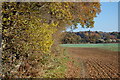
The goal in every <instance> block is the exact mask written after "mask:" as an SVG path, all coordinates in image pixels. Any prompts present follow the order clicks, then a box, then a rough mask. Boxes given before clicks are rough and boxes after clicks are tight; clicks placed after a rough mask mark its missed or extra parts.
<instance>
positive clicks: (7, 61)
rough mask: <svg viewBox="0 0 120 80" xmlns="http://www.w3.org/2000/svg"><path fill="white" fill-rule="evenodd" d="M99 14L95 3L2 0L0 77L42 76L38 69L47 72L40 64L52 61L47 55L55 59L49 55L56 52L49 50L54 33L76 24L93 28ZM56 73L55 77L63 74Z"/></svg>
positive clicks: (52, 42) (53, 42)
mask: <svg viewBox="0 0 120 80" xmlns="http://www.w3.org/2000/svg"><path fill="white" fill-rule="evenodd" d="M99 13H100V3H99V2H94V3H92V2H91V3H85V2H82V3H73V2H63V3H60V2H26V3H22V2H3V3H2V26H3V27H2V29H3V33H2V36H3V42H2V44H3V45H2V47H3V52H2V54H3V55H2V64H3V69H2V71H3V77H16V78H18V77H20V78H26V77H43V76H44V75H41V74H42V72H43V74H47V73H44V71H45V70H48V72H49V69H47V68H45V67H43V66H46V64H47V63H48V62H49V64H51V63H52V62H53V63H54V62H55V61H51V59H50V57H52V58H54V59H56V58H55V56H53V55H52V54H55V53H56V52H51V51H52V50H51V47H53V44H55V43H56V42H57V41H55V40H57V39H56V38H54V36H56V35H57V34H59V33H60V32H61V31H62V30H64V29H66V28H67V27H68V26H71V25H76V23H80V24H81V25H82V26H83V27H84V26H86V27H93V25H94V21H93V19H94V17H96V15H97V14H99ZM56 33H57V34H56ZM57 38H58V37H57ZM55 49H56V48H55ZM38 54H39V55H38ZM32 57H33V59H32ZM46 57H48V58H47V59H46ZM58 60H60V59H58ZM50 61H51V62H50ZM43 62H44V63H46V64H44V63H43ZM35 64H36V67H37V68H35ZM57 64H59V61H58V62H57ZM41 65H43V66H41ZM27 66H29V68H28V67H27ZM40 66H41V67H40ZM30 67H31V68H30ZM54 67H55V68H58V67H57V66H54ZM21 69H22V70H21ZM28 70H29V71H28ZM60 70H61V69H60ZM60 70H59V71H60ZM64 70H65V69H64V68H63V69H62V70H61V71H62V72H63V71H64ZM62 72H61V73H62ZM27 73H29V74H27ZM61 73H60V74H61ZM20 74H21V75H20ZM55 74H56V72H55V73H53V74H52V75H54V77H58V75H57V76H55ZM60 74H59V77H63V76H60ZM47 77H53V76H51V75H47Z"/></svg>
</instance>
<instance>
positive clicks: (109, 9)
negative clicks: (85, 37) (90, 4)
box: [67, 2, 118, 32]
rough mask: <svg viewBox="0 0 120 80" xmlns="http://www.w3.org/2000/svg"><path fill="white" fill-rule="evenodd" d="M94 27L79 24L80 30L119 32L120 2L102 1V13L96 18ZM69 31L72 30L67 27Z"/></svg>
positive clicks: (77, 30)
mask: <svg viewBox="0 0 120 80" xmlns="http://www.w3.org/2000/svg"><path fill="white" fill-rule="evenodd" d="M94 21H95V24H94V28H82V27H81V26H80V25H78V29H76V30H74V32H79V31H89V30H90V31H103V32H114V31H117V32H118V2H101V13H100V14H99V15H98V16H97V17H96V18H95V19H94ZM67 31H70V30H69V29H67Z"/></svg>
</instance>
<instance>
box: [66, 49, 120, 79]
mask: <svg viewBox="0 0 120 80" xmlns="http://www.w3.org/2000/svg"><path fill="white" fill-rule="evenodd" d="M67 51H68V53H70V55H71V57H72V58H74V59H77V62H78V64H80V77H81V78H117V77H119V74H118V52H113V51H109V50H103V49H98V48H67Z"/></svg>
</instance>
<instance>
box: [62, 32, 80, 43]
mask: <svg viewBox="0 0 120 80" xmlns="http://www.w3.org/2000/svg"><path fill="white" fill-rule="evenodd" d="M80 40H81V37H80V36H78V35H76V34H75V33H71V32H68V33H66V34H65V36H64V38H63V39H62V40H61V42H62V43H63V44H67V43H68V44H75V43H79V42H80Z"/></svg>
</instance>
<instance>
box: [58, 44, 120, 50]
mask: <svg viewBox="0 0 120 80" xmlns="http://www.w3.org/2000/svg"><path fill="white" fill-rule="evenodd" d="M119 45H120V44H118V43H105V44H61V45H60V46H62V47H83V48H102V49H107V50H112V51H120V49H118V46H119Z"/></svg>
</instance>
